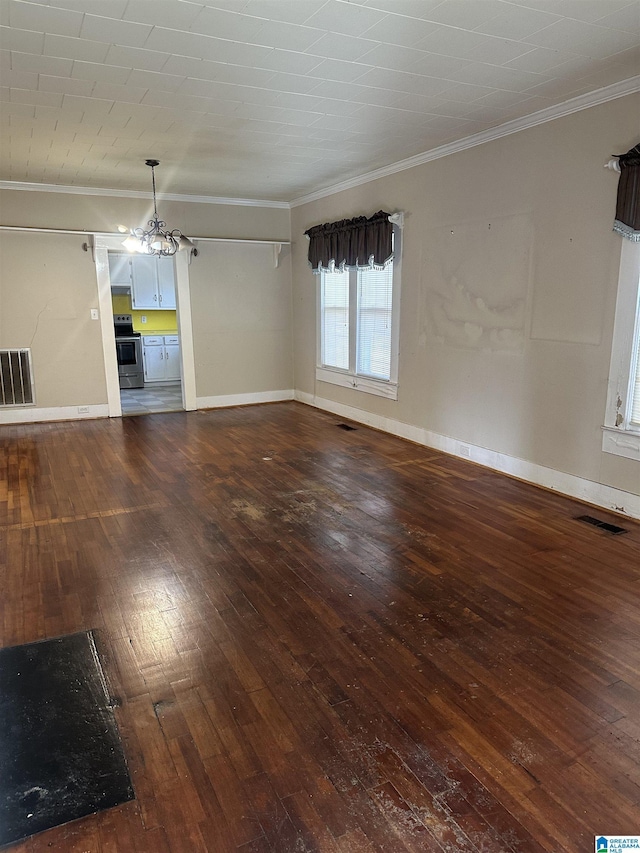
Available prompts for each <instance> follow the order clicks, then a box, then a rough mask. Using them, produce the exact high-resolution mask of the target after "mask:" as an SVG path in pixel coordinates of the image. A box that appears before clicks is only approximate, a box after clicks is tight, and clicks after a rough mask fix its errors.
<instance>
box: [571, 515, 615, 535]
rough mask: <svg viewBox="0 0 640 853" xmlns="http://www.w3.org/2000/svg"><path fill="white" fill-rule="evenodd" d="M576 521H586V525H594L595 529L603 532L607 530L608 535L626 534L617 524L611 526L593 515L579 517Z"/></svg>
mask: <svg viewBox="0 0 640 853" xmlns="http://www.w3.org/2000/svg"><path fill="white" fill-rule="evenodd" d="M576 521H584V523H585V524H593V526H594V527H599V528H600V529H601V530H606V531H607V533H613V534H614V535H618V534H620V533H626V532H627V531H626V529H625V528H624V527H618V526H617V525H616V524H609V523H608V522H607V521H600V519H599V518H594V517H593V516H592V515H577V516H576Z"/></svg>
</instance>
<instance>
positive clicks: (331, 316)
mask: <svg viewBox="0 0 640 853" xmlns="http://www.w3.org/2000/svg"><path fill="white" fill-rule="evenodd" d="M322 364H323V365H325V366H327V367H337V368H340V369H342V370H348V369H349V273H348V272H347V271H346V270H345V271H344V272H340V271H336V272H331V273H328V272H325V273H323V274H322Z"/></svg>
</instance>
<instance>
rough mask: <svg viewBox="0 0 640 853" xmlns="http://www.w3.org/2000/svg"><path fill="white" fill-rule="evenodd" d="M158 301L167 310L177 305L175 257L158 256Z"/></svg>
mask: <svg viewBox="0 0 640 853" xmlns="http://www.w3.org/2000/svg"><path fill="white" fill-rule="evenodd" d="M158 302H159V303H160V305H159V307H160V308H162V309H163V310H165V311H170V310H174V309H175V307H176V284H175V277H174V274H173V258H163V257H160V258H158Z"/></svg>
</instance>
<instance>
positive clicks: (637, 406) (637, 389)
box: [629, 304, 640, 427]
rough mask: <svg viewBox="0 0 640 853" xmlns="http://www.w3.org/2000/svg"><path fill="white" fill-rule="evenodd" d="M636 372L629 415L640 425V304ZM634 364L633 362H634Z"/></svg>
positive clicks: (633, 422) (633, 379)
mask: <svg viewBox="0 0 640 853" xmlns="http://www.w3.org/2000/svg"><path fill="white" fill-rule="evenodd" d="M634 356H635V373H634V374H632V379H631V415H630V417H629V420H630V422H631V423H632V424H633V426H636V427H638V426H640V304H639V306H638V316H637V318H636V340H635V352H634ZM632 365H633V362H632Z"/></svg>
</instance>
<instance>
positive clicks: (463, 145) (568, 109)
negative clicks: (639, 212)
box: [291, 75, 640, 207]
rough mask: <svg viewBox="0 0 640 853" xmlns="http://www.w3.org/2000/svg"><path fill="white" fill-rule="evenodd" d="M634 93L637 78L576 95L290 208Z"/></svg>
mask: <svg viewBox="0 0 640 853" xmlns="http://www.w3.org/2000/svg"><path fill="white" fill-rule="evenodd" d="M635 92H640V75H638V76H636V77H630V78H629V79H627V80H621V81H620V82H618V83H614V84H613V85H611V86H605V87H604V88H603V89H596V90H595V91H594V92H588V93H587V94H586V95H579V96H578V97H577V98H571V100H569V101H564V102H563V103H562V104H556V105H555V106H553V107H546V108H545V109H543V110H539V111H538V112H535V113H531V114H530V115H527V116H522V118H517V119H513V121H508V122H505V124H500V125H498V126H497V127H492V128H491V129H490V130H484V131H482V133H474V134H473V135H472V136H466V137H464V138H463V139H458V140H456V141H455V142H449V143H447V145H440V146H438V147H437V148H432V149H431V150H430V151H425V152H423V153H422V154H416V155H415V156H413V157H408V158H407V159H406V160H399V161H398V162H397V163H391V164H390V165H389V166H383V167H382V168H380V169H375V170H374V171H372V172H366V173H365V174H364V175H359V176H358V177H357V178H350V179H349V180H348V181H341V182H340V183H338V184H333V186H330V187H326V188H325V189H321V190H316V192H312V193H309V194H308V195H304V196H300V198H296V199H293V201H292V202H291V207H299V206H300V205H303V204H309V202H312V201H318V200H319V199H321V198H326V197H327V196H330V195H334V194H335V193H339V192H343V191H344V190H350V189H353V188H354V187H359V186H361V185H362V184H367V183H369V182H370V181H375V180H377V179H378V178H386V177H387V176H389V175H394V174H396V173H397V172H404V171H405V170H406V169H412V168H413V167H414V166H420V165H422V164H423V163H430V162H431V161H432V160H439V159H440V158H441V157H448V156H449V155H450V154H457V153H458V152H459V151H466V150H467V149H468V148H474V147H475V146H476V145H484V143H485V142H492V141H493V140H494V139H501V138H502V137H503V136H510V135H511V134H512V133H519V132H520V131H521V130H527V129H528V128H530V127H536V126H537V125H539V124H545V123H546V122H548V121H554V120H555V119H557V118H562V117H563V116H568V115H571V114H572V113H576V112H580V111H581V110H586V109H589V107H596V106H598V104H604V103H606V102H607V101H613V100H616V98H622V97H624V96H625V95H631V94H634V93H635Z"/></svg>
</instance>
